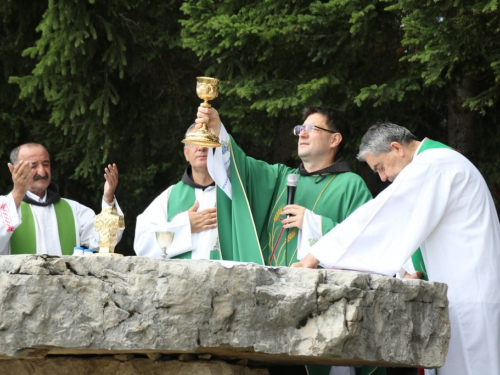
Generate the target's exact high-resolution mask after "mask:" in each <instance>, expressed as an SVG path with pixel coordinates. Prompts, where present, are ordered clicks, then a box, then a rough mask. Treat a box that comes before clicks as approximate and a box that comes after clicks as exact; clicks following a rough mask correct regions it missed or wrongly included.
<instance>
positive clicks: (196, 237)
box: [134, 152, 217, 259]
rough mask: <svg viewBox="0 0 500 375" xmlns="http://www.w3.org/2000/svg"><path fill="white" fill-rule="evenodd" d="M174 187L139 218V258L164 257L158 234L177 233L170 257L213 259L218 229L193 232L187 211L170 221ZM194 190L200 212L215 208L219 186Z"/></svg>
mask: <svg viewBox="0 0 500 375" xmlns="http://www.w3.org/2000/svg"><path fill="white" fill-rule="evenodd" d="M209 154H210V152H209ZM174 186H175V185H172V186H170V187H169V188H168V189H167V190H165V191H164V192H163V193H162V194H160V195H159V196H158V197H157V198H156V199H155V200H154V201H153V202H152V203H151V204H150V205H149V206H148V208H146V210H145V211H144V212H143V213H142V214H140V215H139V216H138V217H137V224H136V227H135V239H134V250H135V253H136V254H137V255H139V256H146V257H150V258H161V254H162V250H161V248H160V246H158V243H157V242H156V232H157V231H168V232H174V238H173V241H172V245H170V247H169V248H168V250H167V254H168V257H173V256H176V255H179V254H182V253H185V252H187V251H192V253H191V259H210V250H212V249H213V245H214V242H215V240H216V238H217V228H215V229H210V230H204V231H201V232H198V233H191V223H190V222H189V215H188V213H187V211H186V212H181V213H179V214H177V215H175V217H174V218H173V219H172V221H170V222H168V221H167V218H168V201H169V199H170V192H171V191H172V188H173V187H174ZM194 191H195V196H196V200H197V201H198V203H199V204H200V206H199V207H198V211H201V210H205V209H208V208H213V207H215V200H216V188H215V186H209V187H207V188H205V190H203V189H194Z"/></svg>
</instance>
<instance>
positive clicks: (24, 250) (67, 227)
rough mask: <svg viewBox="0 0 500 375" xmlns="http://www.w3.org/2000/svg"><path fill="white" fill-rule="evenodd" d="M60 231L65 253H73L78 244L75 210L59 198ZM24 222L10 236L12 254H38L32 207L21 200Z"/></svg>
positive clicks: (58, 221) (55, 204)
mask: <svg viewBox="0 0 500 375" xmlns="http://www.w3.org/2000/svg"><path fill="white" fill-rule="evenodd" d="M54 210H55V212H56V218H57V229H58V232H59V243H60V245H61V252H62V254H63V255H72V254H73V248H74V247H75V246H76V244H77V241H76V229H75V218H74V216H73V210H72V209H71V206H70V205H69V203H68V202H66V201H65V200H64V199H59V201H57V202H56V203H54ZM21 215H22V223H21V225H19V227H17V229H16V230H15V231H14V233H13V234H12V237H11V238H10V253H11V254H36V230H35V220H34V218H33V212H32V211H31V207H30V205H29V204H28V203H26V202H21Z"/></svg>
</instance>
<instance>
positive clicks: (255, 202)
mask: <svg viewBox="0 0 500 375" xmlns="http://www.w3.org/2000/svg"><path fill="white" fill-rule="evenodd" d="M224 146H226V147H227V148H228V150H229V152H231V184H232V200H231V199H229V198H228V197H227V195H226V194H225V193H224V192H223V191H222V190H219V189H218V192H217V193H218V195H217V220H218V221H217V225H218V227H219V233H223V234H224V235H223V236H221V238H220V241H221V245H222V249H224V248H226V249H231V250H232V253H231V254H228V256H229V257H225V258H224V259H230V260H235V261H241V262H254V263H257V264H261V265H265V264H270V263H269V261H270V256H271V253H272V250H273V247H274V246H275V245H276V242H278V243H277V246H276V251H275V254H274V257H273V260H272V265H277V264H278V265H290V264H291V263H295V262H297V261H298V260H297V237H298V231H297V229H296V228H294V229H290V230H289V231H288V233H287V231H286V230H285V231H283V233H282V236H281V238H280V240H279V241H278V237H279V234H280V232H281V228H282V225H281V224H280V223H279V222H278V221H279V217H280V215H281V211H282V209H283V207H284V206H285V205H286V201H287V186H286V181H287V177H288V175H289V174H291V173H295V174H297V173H298V170H297V169H292V168H288V167H286V166H285V165H283V164H275V165H269V164H267V163H264V162H262V161H259V160H255V159H253V158H251V157H247V156H246V155H245V153H244V152H243V151H242V150H241V149H240V148H239V146H238V145H237V144H236V143H235V142H234V140H233V139H232V137H231V141H230V143H229V144H226V145H224ZM344 184H345V185H344ZM342 185H344V186H343V187H345V188H344V189H341V188H339V186H342ZM337 190H338V191H341V192H342V193H337ZM343 192H347V193H346V194H344V193H343ZM371 198H372V197H371V194H370V192H369V190H368V189H367V187H366V185H365V184H364V182H362V180H361V179H359V178H358V177H357V176H355V175H353V174H352V173H341V174H329V175H325V176H324V177H322V176H307V177H303V176H299V183H298V185H297V190H296V193H295V203H297V204H300V205H301V206H304V207H306V208H308V209H310V210H311V211H313V212H315V213H316V214H318V215H321V216H323V218H322V232H323V233H326V232H327V231H329V230H330V229H332V228H333V227H334V226H335V225H336V224H337V223H339V222H341V221H343V220H344V219H345V218H346V217H347V216H349V214H350V213H352V212H353V211H354V210H356V209H357V208H358V207H359V206H361V205H363V204H364V203H366V202H367V201H369V200H370V199H371ZM315 240H316V241H317V240H319V238H318V239H315ZM315 240H314V239H312V241H313V242H312V243H314V242H315ZM261 246H262V248H261ZM285 246H288V249H287V251H286V253H287V259H286V260H285V250H284V249H285ZM306 369H307V373H308V374H310V375H323V374H324V375H328V374H329V373H330V370H331V366H322V365H309V366H306ZM356 374H357V375H369V374H373V375H384V374H385V369H384V368H379V369H377V368H376V367H372V366H364V367H361V368H358V369H356Z"/></svg>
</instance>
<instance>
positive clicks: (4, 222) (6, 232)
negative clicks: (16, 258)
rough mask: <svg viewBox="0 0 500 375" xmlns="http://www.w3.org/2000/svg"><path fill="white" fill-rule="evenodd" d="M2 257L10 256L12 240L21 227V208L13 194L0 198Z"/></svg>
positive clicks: (0, 246) (0, 253)
mask: <svg viewBox="0 0 500 375" xmlns="http://www.w3.org/2000/svg"><path fill="white" fill-rule="evenodd" d="M0 216H1V217H0V255H9V254H10V238H11V236H12V233H14V230H16V228H17V227H19V225H21V222H22V220H21V219H22V218H21V206H19V207H16V202H15V201H14V198H13V197H12V194H9V195H7V196H6V197H4V196H3V195H2V196H0Z"/></svg>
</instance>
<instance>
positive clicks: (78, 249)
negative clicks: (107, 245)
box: [73, 246, 83, 257]
mask: <svg viewBox="0 0 500 375" xmlns="http://www.w3.org/2000/svg"><path fill="white" fill-rule="evenodd" d="M73 256H77V257H82V256H83V247H81V246H77V247H74V248H73Z"/></svg>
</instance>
